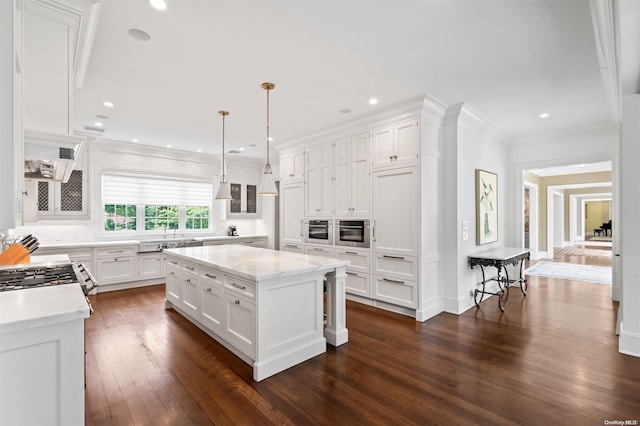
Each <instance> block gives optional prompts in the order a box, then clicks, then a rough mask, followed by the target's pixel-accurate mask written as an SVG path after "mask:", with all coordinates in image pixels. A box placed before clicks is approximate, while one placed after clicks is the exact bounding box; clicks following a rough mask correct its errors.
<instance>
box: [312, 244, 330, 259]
mask: <svg viewBox="0 0 640 426" xmlns="http://www.w3.org/2000/svg"><path fill="white" fill-rule="evenodd" d="M306 252H307V254H308V255H309V256H320V257H335V256H334V254H333V250H332V249H331V247H314V246H306Z"/></svg>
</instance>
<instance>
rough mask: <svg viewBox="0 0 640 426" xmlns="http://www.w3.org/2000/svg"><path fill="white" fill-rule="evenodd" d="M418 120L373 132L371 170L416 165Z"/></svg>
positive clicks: (403, 122) (410, 120)
mask: <svg viewBox="0 0 640 426" xmlns="http://www.w3.org/2000/svg"><path fill="white" fill-rule="evenodd" d="M418 142H419V133H418V120H417V119H409V120H404V121H400V122H397V123H394V124H389V125H387V126H383V127H378V128H376V129H374V130H373V141H372V146H373V160H372V168H374V169H379V168H386V167H404V166H409V165H414V164H418V146H419V143H418Z"/></svg>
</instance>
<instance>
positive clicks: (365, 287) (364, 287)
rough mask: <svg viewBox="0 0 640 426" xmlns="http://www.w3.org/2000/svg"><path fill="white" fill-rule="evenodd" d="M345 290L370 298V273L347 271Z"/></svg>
mask: <svg viewBox="0 0 640 426" xmlns="http://www.w3.org/2000/svg"><path fill="white" fill-rule="evenodd" d="M345 290H346V292H347V293H351V294H355V295H358V296H362V297H368V298H371V275H370V274H362V273H360V272H351V271H347V283H346V289H345Z"/></svg>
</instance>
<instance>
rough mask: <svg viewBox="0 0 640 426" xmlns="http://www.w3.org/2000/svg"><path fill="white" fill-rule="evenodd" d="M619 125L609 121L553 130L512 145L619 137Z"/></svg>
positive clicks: (525, 138)
mask: <svg viewBox="0 0 640 426" xmlns="http://www.w3.org/2000/svg"><path fill="white" fill-rule="evenodd" d="M619 135H620V125H619V124H617V123H613V122H611V121H604V122H599V123H593V124H587V125H584V126H578V127H571V128H565V129H559V130H554V131H550V132H544V133H536V134H534V135H529V136H524V137H521V138H517V139H514V140H513V141H512V144H515V145H518V144H521V143H538V142H562V141H566V140H572V139H584V138H592V137H603V136H619Z"/></svg>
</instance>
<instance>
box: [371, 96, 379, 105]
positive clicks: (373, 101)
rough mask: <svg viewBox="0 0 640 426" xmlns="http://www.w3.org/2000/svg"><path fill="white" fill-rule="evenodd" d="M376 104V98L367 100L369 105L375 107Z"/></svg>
mask: <svg viewBox="0 0 640 426" xmlns="http://www.w3.org/2000/svg"><path fill="white" fill-rule="evenodd" d="M377 103H378V100H377V99H376V98H371V99H369V105H375V104H377Z"/></svg>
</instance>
